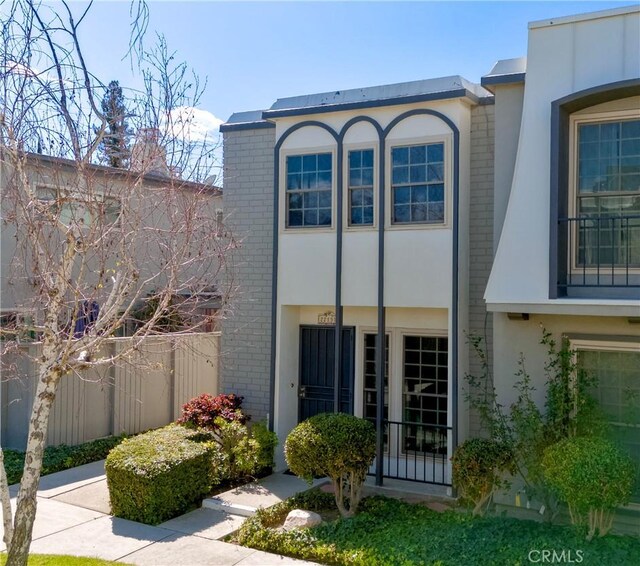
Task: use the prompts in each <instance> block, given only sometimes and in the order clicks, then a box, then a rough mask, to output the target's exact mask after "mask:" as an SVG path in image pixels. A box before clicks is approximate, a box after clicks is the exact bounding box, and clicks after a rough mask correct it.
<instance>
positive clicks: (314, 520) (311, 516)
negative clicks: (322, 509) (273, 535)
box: [282, 509, 322, 531]
mask: <svg viewBox="0 0 640 566" xmlns="http://www.w3.org/2000/svg"><path fill="white" fill-rule="evenodd" d="M320 523H322V517H320V515H318V514H317V513H314V512H313V511H303V510H302V509H294V510H293V511H291V512H290V513H289V514H288V515H287V518H286V519H285V520H284V525H282V529H283V530H285V531H291V530H293V529H304V528H306V527H315V526H316V525H319V524H320Z"/></svg>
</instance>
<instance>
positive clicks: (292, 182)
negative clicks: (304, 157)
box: [287, 173, 302, 190]
mask: <svg viewBox="0 0 640 566" xmlns="http://www.w3.org/2000/svg"><path fill="white" fill-rule="evenodd" d="M301 187H302V175H300V174H299V173H293V174H292V173H289V175H287V190H296V189H299V188H301Z"/></svg>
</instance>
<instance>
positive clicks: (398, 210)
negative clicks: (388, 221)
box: [393, 204, 411, 222]
mask: <svg viewBox="0 0 640 566" xmlns="http://www.w3.org/2000/svg"><path fill="white" fill-rule="evenodd" d="M410 220H411V216H410V208H409V205H408V204H401V205H396V206H394V207H393V221H394V222H409V221H410Z"/></svg>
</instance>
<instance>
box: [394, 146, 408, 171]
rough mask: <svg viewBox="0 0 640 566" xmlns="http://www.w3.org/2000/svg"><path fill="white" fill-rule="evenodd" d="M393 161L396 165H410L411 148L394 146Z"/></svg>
mask: <svg viewBox="0 0 640 566" xmlns="http://www.w3.org/2000/svg"><path fill="white" fill-rule="evenodd" d="M391 162H392V164H393V166H394V167H395V166H396V165H408V164H409V148H408V147H394V148H393V149H392V150H391Z"/></svg>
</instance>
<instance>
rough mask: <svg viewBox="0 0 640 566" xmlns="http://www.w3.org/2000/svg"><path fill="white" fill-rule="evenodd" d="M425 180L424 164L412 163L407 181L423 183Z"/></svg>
mask: <svg viewBox="0 0 640 566" xmlns="http://www.w3.org/2000/svg"><path fill="white" fill-rule="evenodd" d="M426 180H427V170H426V169H425V166H424V165H417V166H416V165H414V166H412V167H411V171H410V175H409V181H410V182H411V183H424V182H425V181H426Z"/></svg>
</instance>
